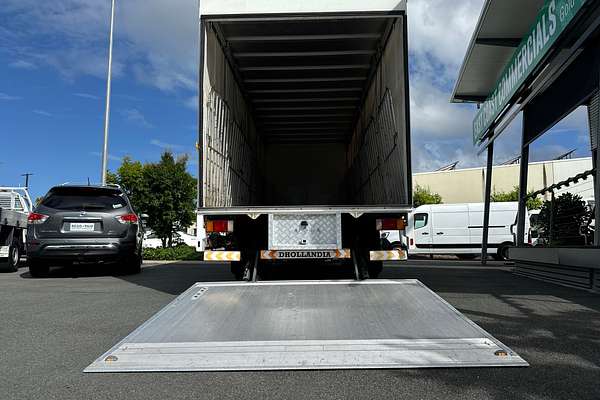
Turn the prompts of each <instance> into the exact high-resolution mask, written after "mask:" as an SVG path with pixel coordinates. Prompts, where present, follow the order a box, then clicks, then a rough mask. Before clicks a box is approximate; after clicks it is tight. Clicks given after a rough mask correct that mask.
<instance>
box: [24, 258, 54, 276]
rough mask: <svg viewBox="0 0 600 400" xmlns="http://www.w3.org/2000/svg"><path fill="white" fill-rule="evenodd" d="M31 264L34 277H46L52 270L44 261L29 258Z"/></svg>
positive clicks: (30, 268) (31, 272) (30, 270)
mask: <svg viewBox="0 0 600 400" xmlns="http://www.w3.org/2000/svg"><path fill="white" fill-rule="evenodd" d="M27 264H28V265H29V273H30V274H31V276H33V277H34V278H45V277H47V276H48V273H49V272H50V266H49V265H48V264H46V263H44V262H42V261H37V260H27Z"/></svg>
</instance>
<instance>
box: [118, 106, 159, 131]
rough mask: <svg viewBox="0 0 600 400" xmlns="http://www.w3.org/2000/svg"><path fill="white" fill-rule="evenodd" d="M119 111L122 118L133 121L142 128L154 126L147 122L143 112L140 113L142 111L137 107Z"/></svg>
mask: <svg viewBox="0 0 600 400" xmlns="http://www.w3.org/2000/svg"><path fill="white" fill-rule="evenodd" d="M120 113H121V115H122V116H123V118H125V119H126V120H127V121H129V122H131V123H134V124H136V125H138V126H141V127H143V128H154V125H152V124H151V123H150V122H148V120H147V119H146V117H145V116H144V114H142V112H141V111H140V110H138V109H135V108H130V109H127V110H121V111H120Z"/></svg>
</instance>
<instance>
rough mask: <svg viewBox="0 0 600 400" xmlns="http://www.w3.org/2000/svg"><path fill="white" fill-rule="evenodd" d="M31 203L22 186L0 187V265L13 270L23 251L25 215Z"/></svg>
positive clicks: (29, 210)
mask: <svg viewBox="0 0 600 400" xmlns="http://www.w3.org/2000/svg"><path fill="white" fill-rule="evenodd" d="M32 208H33V204H32V202H31V198H30V197H29V192H28V191H27V189H26V188H22V187H0V266H3V267H5V266H8V269H9V270H15V269H16V268H17V265H18V263H19V259H20V258H21V255H23V254H24V253H25V234H26V233H27V217H28V215H29V213H30V212H31V211H32Z"/></svg>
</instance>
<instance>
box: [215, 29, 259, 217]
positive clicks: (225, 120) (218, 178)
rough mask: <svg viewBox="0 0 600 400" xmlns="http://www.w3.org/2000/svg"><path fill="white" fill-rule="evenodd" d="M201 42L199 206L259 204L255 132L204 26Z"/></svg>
mask: <svg viewBox="0 0 600 400" xmlns="http://www.w3.org/2000/svg"><path fill="white" fill-rule="evenodd" d="M204 43H205V57H206V62H205V70H204V82H203V83H204V88H203V90H204V99H205V101H204V102H203V107H204V124H203V125H204V133H205V134H204V143H203V152H204V168H203V185H204V186H203V192H204V206H205V207H230V206H240V205H250V204H259V203H260V201H261V200H260V196H261V184H260V182H261V178H260V168H259V166H260V160H261V158H262V155H263V149H262V143H261V140H260V136H259V135H258V134H257V131H256V128H255V126H254V122H253V119H252V116H251V114H250V112H249V109H248V106H247V104H246V101H245V99H244V96H243V95H242V92H241V90H240V88H239V86H238V84H237V83H236V80H235V79H234V75H233V72H232V70H231V68H230V66H229V64H228V63H227V59H226V58H225V55H224V54H223V51H222V50H221V47H220V45H219V42H218V40H217V39H216V36H215V34H214V33H213V32H212V30H211V29H210V28H208V29H207V31H206V40H205V41H204Z"/></svg>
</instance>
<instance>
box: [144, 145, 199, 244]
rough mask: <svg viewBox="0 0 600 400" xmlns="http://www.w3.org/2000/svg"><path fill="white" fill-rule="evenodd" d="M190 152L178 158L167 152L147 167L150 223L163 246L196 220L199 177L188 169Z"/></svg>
mask: <svg viewBox="0 0 600 400" xmlns="http://www.w3.org/2000/svg"><path fill="white" fill-rule="evenodd" d="M187 160H188V158H187V156H183V157H179V158H177V159H175V158H174V157H173V154H172V153H171V152H168V151H167V152H164V153H163V155H162V156H161V159H160V162H158V163H152V164H147V165H145V166H144V168H143V175H144V182H145V185H146V188H145V190H147V194H146V198H147V201H146V202H145V203H144V207H145V211H146V213H147V214H148V226H150V228H151V229H152V230H153V231H154V233H156V235H157V236H158V237H159V238H160V239H161V240H162V243H163V247H166V246H169V247H171V246H172V245H173V233H175V232H176V231H178V230H181V229H184V228H186V227H188V226H190V225H191V224H192V223H193V221H194V215H195V213H194V211H195V200H196V180H195V179H194V178H193V177H192V176H191V175H190V174H189V173H188V172H187V170H186V167H187Z"/></svg>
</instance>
